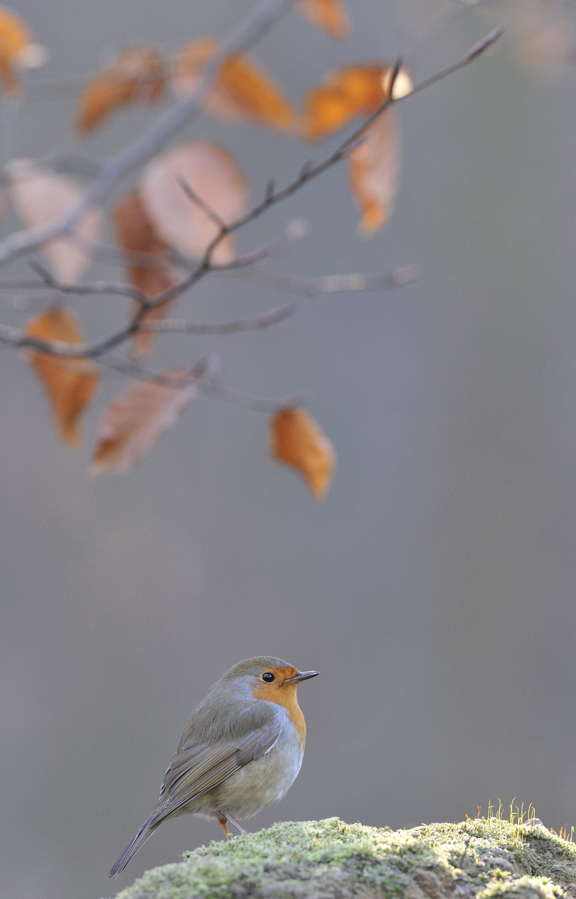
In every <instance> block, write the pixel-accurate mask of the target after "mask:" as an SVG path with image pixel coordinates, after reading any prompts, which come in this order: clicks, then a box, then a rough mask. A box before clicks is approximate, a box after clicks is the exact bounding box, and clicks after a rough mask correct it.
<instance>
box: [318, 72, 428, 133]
mask: <svg viewBox="0 0 576 899" xmlns="http://www.w3.org/2000/svg"><path fill="white" fill-rule="evenodd" d="M393 71H394V66H392V65H390V64H389V63H361V64H360V65H354V66H345V67H344V68H342V69H338V70H337V71H334V72H329V73H328V74H327V75H326V77H325V78H324V79H323V80H322V82H321V83H320V84H319V85H318V86H317V87H314V88H312V90H310V91H309V92H308V94H307V95H306V98H305V101H304V117H303V124H302V137H304V138H305V139H306V140H322V139H323V138H325V137H328V135H330V134H332V133H333V132H334V131H338V129H340V128H343V127H344V125H347V124H348V123H349V122H351V121H352V119H355V118H357V117H365V116H369V115H371V114H372V113H373V112H375V111H376V110H377V109H378V107H379V106H380V105H381V104H382V103H383V102H384V101H385V100H386V99H387V98H388V97H389V95H390V80H391V75H392V72H393ZM411 89H412V82H411V80H410V76H409V74H408V72H407V71H406V69H404V68H401V69H400V71H399V72H398V74H397V77H396V79H395V81H394V89H393V94H394V97H395V98H398V97H400V96H405V95H406V94H407V93H410V90H411Z"/></svg>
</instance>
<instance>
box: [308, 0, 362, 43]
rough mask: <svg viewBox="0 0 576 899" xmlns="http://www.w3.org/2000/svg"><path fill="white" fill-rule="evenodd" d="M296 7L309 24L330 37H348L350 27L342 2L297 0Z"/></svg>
mask: <svg viewBox="0 0 576 899" xmlns="http://www.w3.org/2000/svg"><path fill="white" fill-rule="evenodd" d="M297 7H298V9H299V10H300V12H301V13H302V15H303V16H304V17H305V18H306V19H308V21H309V22H311V23H312V24H313V25H316V26H317V27H318V28H323V29H324V31H327V32H328V34H330V35H332V37H334V38H337V39H339V40H342V39H343V38H347V37H350V34H351V32H352V27H351V25H350V19H349V18H348V14H347V12H346V8H345V7H344V4H343V3H342V0H298V2H297Z"/></svg>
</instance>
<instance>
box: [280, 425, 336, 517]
mask: <svg viewBox="0 0 576 899" xmlns="http://www.w3.org/2000/svg"><path fill="white" fill-rule="evenodd" d="M270 454H271V455H272V457H273V458H274V459H277V461H278V462H282V463H284V465H291V466H292V467H293V468H296V469H297V471H299V472H300V474H301V475H302V476H303V478H304V480H305V481H306V482H307V484H308V487H309V488H310V492H311V493H312V496H313V497H314V499H322V498H323V497H324V496H325V495H326V492H327V490H328V488H329V486H330V482H331V480H332V474H333V472H334V466H335V464H336V454H335V452H334V447H333V446H332V444H331V443H330V441H329V440H328V438H327V437H326V435H325V433H324V431H323V430H322V428H321V427H320V425H319V424H318V423H317V422H316V421H314V419H313V418H312V416H311V415H308V413H307V412H304V411H303V410H302V409H281V410H280V411H279V412H277V413H276V415H275V416H274V417H273V419H272V434H271V437H270Z"/></svg>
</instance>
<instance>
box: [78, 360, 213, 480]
mask: <svg viewBox="0 0 576 899" xmlns="http://www.w3.org/2000/svg"><path fill="white" fill-rule="evenodd" d="M197 395H198V378H197V377H195V376H194V375H192V374H191V373H190V371H188V370H187V369H177V370H174V371H168V372H166V373H165V375H164V379H163V381H162V382H161V383H160V382H158V381H139V382H138V383H137V384H134V385H133V386H132V387H129V388H128V389H127V390H125V391H124V392H123V393H121V394H120V395H119V396H117V397H116V399H115V400H114V401H113V402H112V403H111V405H110V406H109V407H108V408H107V409H106V411H105V412H104V415H103V417H102V419H101V421H100V424H99V426H98V432H97V437H98V444H97V446H96V450H95V451H94V455H93V457H92V463H91V465H90V469H89V474H90V476H91V477H97V476H98V475H100V474H102V472H104V471H115V472H117V473H124V472H126V471H130V469H131V468H133V467H134V466H135V465H136V464H137V463H138V462H140V460H141V459H143V458H144V456H147V455H148V453H149V452H150V450H152V449H153V448H154V446H156V444H157V443H158V441H159V440H160V438H161V437H163V436H164V434H165V433H166V431H168V430H169V429H170V428H172V427H173V426H174V425H175V424H176V422H177V421H178V419H179V417H180V415H181V414H182V412H183V411H184V409H185V408H186V406H187V405H188V404H189V403H191V402H192V400H193V399H195V398H196V396H197Z"/></svg>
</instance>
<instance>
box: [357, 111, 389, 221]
mask: <svg viewBox="0 0 576 899" xmlns="http://www.w3.org/2000/svg"><path fill="white" fill-rule="evenodd" d="M363 138H364V139H363V141H362V143H360V144H359V145H358V146H357V147H354V149H353V150H352V151H351V152H350V153H349V155H348V176H349V179H350V187H351V189H352V195H353V196H354V199H355V200H356V203H357V204H358V206H359V207H360V211H361V218H360V223H359V225H358V228H359V230H360V231H361V232H363V233H364V234H373V233H374V231H377V230H378V228H381V227H382V225H385V224H386V222H387V221H388V219H389V218H390V216H391V215H392V212H393V211H394V203H395V200H396V195H397V193H398V187H399V183H400V167H401V144H400V128H399V125H398V117H397V115H396V109H395V108H394V107H393V106H391V107H390V108H389V109H386V110H384V112H383V113H382V114H381V115H379V116H378V118H377V119H375V121H373V122H372V124H371V125H370V126H369V128H367V129H366V131H365V132H364V135H363Z"/></svg>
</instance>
